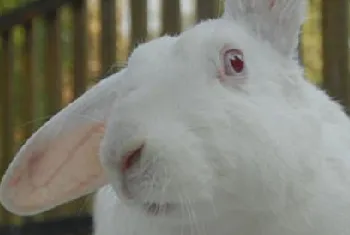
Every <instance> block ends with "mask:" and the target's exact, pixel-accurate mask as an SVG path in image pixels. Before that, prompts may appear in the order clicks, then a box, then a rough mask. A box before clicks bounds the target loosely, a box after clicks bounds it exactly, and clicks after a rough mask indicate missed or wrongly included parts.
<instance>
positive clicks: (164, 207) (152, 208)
mask: <svg viewBox="0 0 350 235" xmlns="http://www.w3.org/2000/svg"><path fill="white" fill-rule="evenodd" d="M143 209H144V210H145V212H146V213H147V214H148V215H153V216H157V215H166V214H169V213H170V212H171V211H173V210H174V209H175V205H174V204H171V203H162V204H159V203H154V202H152V203H149V202H147V203H144V204H143Z"/></svg>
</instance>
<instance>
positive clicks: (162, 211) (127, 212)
mask: <svg viewBox="0 0 350 235" xmlns="http://www.w3.org/2000/svg"><path fill="white" fill-rule="evenodd" d="M221 199H222V200H215V201H214V200H210V199H204V198H201V199H199V198H197V199H194V200H193V201H191V199H190V198H186V200H184V201H181V202H169V203H166V202H164V201H165V200H164V199H163V200H162V202H157V201H154V202H149V203H145V202H143V203H139V202H138V201H137V200H127V199H125V198H123V199H121V198H119V197H118V195H117V193H116V192H115V190H114V189H113V186H111V185H109V186H105V187H104V188H102V189H100V191H99V192H98V193H97V195H96V199H95V203H94V208H95V209H94V220H95V225H96V226H97V227H96V229H98V227H99V226H101V224H106V226H111V225H118V226H117V227H119V228H120V229H122V230H124V229H126V228H127V227H130V226H131V227H133V226H137V225H139V224H143V225H142V226H151V225H152V226H155V227H157V230H158V229H160V230H161V229H166V230H169V229H171V228H178V227H179V226H180V227H182V228H184V229H185V228H186V226H189V227H192V226H195V225H196V226H197V225H198V226H200V225H203V224H206V223H215V224H216V222H218V221H221V222H222V221H223V217H226V216H228V217H229V218H230V219H232V218H233V216H234V215H232V214H231V212H232V208H230V203H229V202H228V201H227V200H225V199H224V198H221ZM230 211H231V212H230ZM110 218H114V220H115V221H113V222H108V221H110ZM240 218H242V214H240ZM230 223H232V222H230ZM129 225H130V226H129ZM142 226H140V227H142ZM97 234H98V233H97ZM118 234H119V233H118ZM121 234H123V233H121Z"/></svg>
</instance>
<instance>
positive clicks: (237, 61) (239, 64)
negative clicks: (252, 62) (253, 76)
mask: <svg viewBox="0 0 350 235" xmlns="http://www.w3.org/2000/svg"><path fill="white" fill-rule="evenodd" d="M230 61H231V66H232V68H233V69H234V70H235V71H236V72H237V73H241V72H242V71H243V69H244V61H243V59H242V58H240V57H239V56H237V55H235V56H234V57H233V58H231V59H230Z"/></svg>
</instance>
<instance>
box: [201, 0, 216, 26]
mask: <svg viewBox="0 0 350 235" xmlns="http://www.w3.org/2000/svg"><path fill="white" fill-rule="evenodd" d="M219 6H220V3H219V0H205V1H203V0H197V21H201V20H206V19H212V18H216V17H217V16H218V15H219Z"/></svg>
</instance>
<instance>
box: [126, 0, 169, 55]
mask: <svg viewBox="0 0 350 235" xmlns="http://www.w3.org/2000/svg"><path fill="white" fill-rule="evenodd" d="M168 1H169V0H168ZM171 1H174V0H171ZM130 8H131V44H130V47H131V48H130V52H131V50H133V49H134V48H135V46H136V45H137V44H138V43H140V42H144V41H145V40H146V39H147V36H148V35H147V34H148V30H147V0H130Z"/></svg>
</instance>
